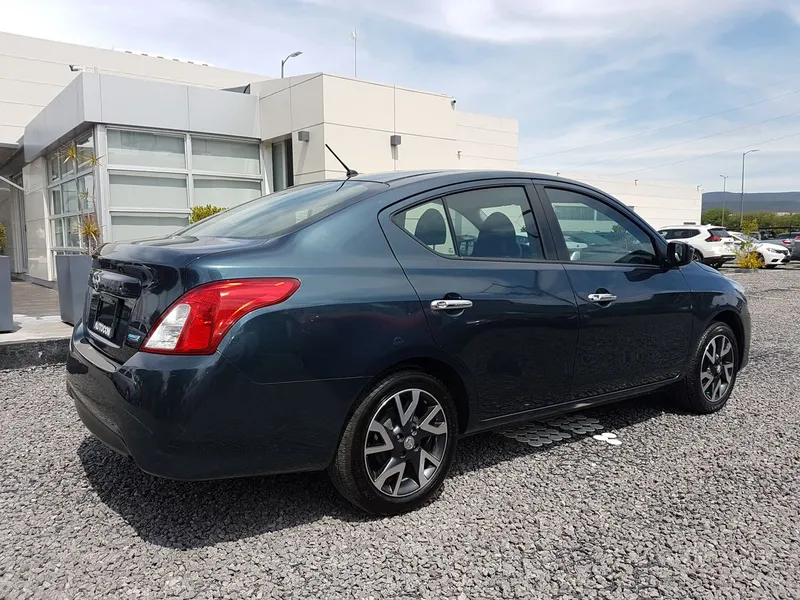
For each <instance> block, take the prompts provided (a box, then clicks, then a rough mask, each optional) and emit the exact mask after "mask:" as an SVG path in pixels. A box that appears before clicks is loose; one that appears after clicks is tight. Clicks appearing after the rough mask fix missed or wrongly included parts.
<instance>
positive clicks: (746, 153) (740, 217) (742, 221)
mask: <svg viewBox="0 0 800 600" xmlns="http://www.w3.org/2000/svg"><path fill="white" fill-rule="evenodd" d="M751 152H758V148H756V149H754V150H748V151H747V152H742V206H741V210H742V212H741V214H740V215H739V230H740V231H741V229H742V224H743V223H744V158H745V156H747V155H748V154H750V153H751Z"/></svg>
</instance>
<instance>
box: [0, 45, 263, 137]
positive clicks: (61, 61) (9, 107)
mask: <svg viewBox="0 0 800 600" xmlns="http://www.w3.org/2000/svg"><path fill="white" fill-rule="evenodd" d="M71 64H73V65H80V66H83V67H87V68H90V69H96V70H97V71H98V72H100V73H106V74H111V75H123V76H127V77H136V78H140V79H151V80H156V81H164V82H171V83H183V84H187V85H193V86H199V87H208V88H216V89H219V88H228V87H236V86H242V85H247V84H248V83H250V82H251V81H258V80H261V79H264V76H263V75H255V74H252V73H241V72H237V71H228V70H226V69H218V68H215V67H210V66H204V65H201V64H193V63H187V62H179V61H175V60H171V59H168V58H157V57H154V56H142V55H139V54H129V53H126V52H121V51H116V50H106V49H102V48H90V47H88V46H78V45H75V44H64V43H61V42H53V41H50V40H42V39H39V38H32V37H26V36H21V35H14V34H10V33H2V32H0V143H3V142H6V143H16V142H17V140H18V139H19V138H20V137H21V136H22V133H23V128H24V127H25V125H27V124H28V122H30V121H31V119H33V118H34V117H35V116H36V115H37V114H38V113H39V111H40V110H41V109H42V108H43V107H44V106H46V105H47V104H48V103H49V102H50V101H51V100H53V98H55V97H56V95H57V94H58V93H59V92H60V91H61V90H62V89H63V88H64V87H65V86H66V85H67V84H68V83H69V82H71V81H72V80H73V79H74V78H75V77H76V76H77V75H78V73H76V72H72V71H70V69H69V65H71Z"/></svg>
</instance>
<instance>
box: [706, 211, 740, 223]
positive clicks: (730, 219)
mask: <svg viewBox="0 0 800 600" xmlns="http://www.w3.org/2000/svg"><path fill="white" fill-rule="evenodd" d="M722 210H723V209H721V208H710V209H709V210H707V211H705V212H704V213H703V214H702V215H700V220H701V221H702V223H703V225H719V226H721V225H722V224H723V218H722ZM724 223H725V226H726V227H730V226H731V225H732V224H733V223H737V224H738V223H739V214H738V213H733V212H731V211H730V210H729V209H727V208H726V209H725V219H724Z"/></svg>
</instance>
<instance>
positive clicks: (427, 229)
mask: <svg viewBox="0 0 800 600" xmlns="http://www.w3.org/2000/svg"><path fill="white" fill-rule="evenodd" d="M392 220H393V221H394V222H395V223H396V224H397V225H399V226H400V227H402V228H403V229H405V230H406V231H407V232H408V233H409V234H411V235H412V236H414V237H415V238H417V240H419V241H420V242H421V243H422V244H424V245H425V246H427V247H428V248H429V249H431V250H433V251H434V252H438V253H439V254H444V255H446V256H460V257H462V258H484V259H521V260H536V259H542V258H543V256H544V254H543V252H542V243H541V239H540V237H539V231H538V228H537V227H536V222H535V221H534V219H533V215H532V212H531V206H530V203H529V202H528V196H527V194H526V193H525V188H523V187H520V186H498V187H490V188H482V189H476V190H469V191H466V192H459V193H455V194H450V195H448V196H446V197H445V198H442V199H437V200H432V201H429V202H425V203H423V204H419V205H417V206H414V207H412V208H410V209H408V210H405V211H403V212H400V213H398V214H396V215H394V216H393V217H392Z"/></svg>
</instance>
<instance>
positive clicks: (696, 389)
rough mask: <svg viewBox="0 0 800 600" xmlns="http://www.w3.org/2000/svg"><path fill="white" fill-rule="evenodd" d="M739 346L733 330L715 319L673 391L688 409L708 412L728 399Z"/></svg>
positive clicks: (737, 363) (737, 360) (721, 405)
mask: <svg viewBox="0 0 800 600" xmlns="http://www.w3.org/2000/svg"><path fill="white" fill-rule="evenodd" d="M738 366H739V346H738V344H737V343H736V336H735V335H734V333H733V330H732V329H731V328H730V327H729V326H728V325H726V324H725V323H720V322H714V323H712V324H711V325H710V326H709V328H708V329H707V330H706V332H705V334H704V335H703V337H702V338H701V339H700V342H699V344H698V345H697V347H696V348H695V350H694V353H693V354H692V360H691V363H690V365H689V372H688V373H687V375H686V378H685V379H684V381H683V382H682V383H681V385H679V386H678V389H677V390H676V396H677V399H678V400H679V401H680V402H681V404H683V405H684V406H685V407H686V408H687V409H688V410H690V411H692V412H695V413H698V414H710V413H714V412H717V411H718V410H720V409H721V408H722V407H723V406H725V404H726V403H727V402H728V398H730V395H731V392H733V386H734V385H735V383H736V375H737V369H738Z"/></svg>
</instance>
